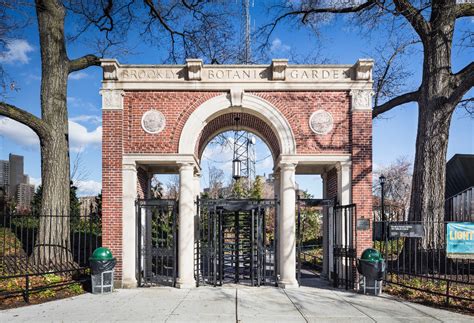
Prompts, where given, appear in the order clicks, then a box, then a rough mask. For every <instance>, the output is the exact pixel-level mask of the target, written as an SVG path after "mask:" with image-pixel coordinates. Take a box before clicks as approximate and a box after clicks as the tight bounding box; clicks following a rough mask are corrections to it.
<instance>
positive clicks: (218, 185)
mask: <svg viewBox="0 0 474 323" xmlns="http://www.w3.org/2000/svg"><path fill="white" fill-rule="evenodd" d="M223 180H224V171H223V170H222V169H219V168H217V167H215V166H209V198H213V199H216V198H219V197H220V196H221V195H222V189H223V188H224V182H223Z"/></svg>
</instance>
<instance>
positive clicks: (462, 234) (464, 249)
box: [446, 222, 474, 259]
mask: <svg viewBox="0 0 474 323" xmlns="http://www.w3.org/2000/svg"><path fill="white" fill-rule="evenodd" d="M446 253H447V254H448V257H449V258H466V259H474V222H456V223H448V225H447V228H446Z"/></svg>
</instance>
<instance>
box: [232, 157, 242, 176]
mask: <svg viewBox="0 0 474 323" xmlns="http://www.w3.org/2000/svg"><path fill="white" fill-rule="evenodd" d="M241 168H242V162H241V161H240V160H239V159H234V160H233V161H232V178H233V179H235V180H238V179H240V170H241Z"/></svg>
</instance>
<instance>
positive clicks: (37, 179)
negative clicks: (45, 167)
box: [30, 177, 41, 187]
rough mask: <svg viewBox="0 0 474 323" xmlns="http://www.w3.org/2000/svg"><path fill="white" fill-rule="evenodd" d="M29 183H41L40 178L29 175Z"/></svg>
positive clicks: (37, 184) (36, 185)
mask: <svg viewBox="0 0 474 323" xmlns="http://www.w3.org/2000/svg"><path fill="white" fill-rule="evenodd" d="M30 184H33V185H34V186H35V187H38V186H39V185H41V178H35V177H30Z"/></svg>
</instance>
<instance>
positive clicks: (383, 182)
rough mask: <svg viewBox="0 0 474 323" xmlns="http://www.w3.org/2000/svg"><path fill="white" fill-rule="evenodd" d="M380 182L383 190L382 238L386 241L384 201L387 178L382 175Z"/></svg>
mask: <svg viewBox="0 0 474 323" xmlns="http://www.w3.org/2000/svg"><path fill="white" fill-rule="evenodd" d="M379 181H380V188H381V194H380V195H381V212H382V237H383V239H385V232H386V230H385V228H386V225H387V224H386V223H385V221H386V218H385V205H384V199H385V196H384V195H385V194H384V186H385V176H383V174H382V175H380V177H379Z"/></svg>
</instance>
